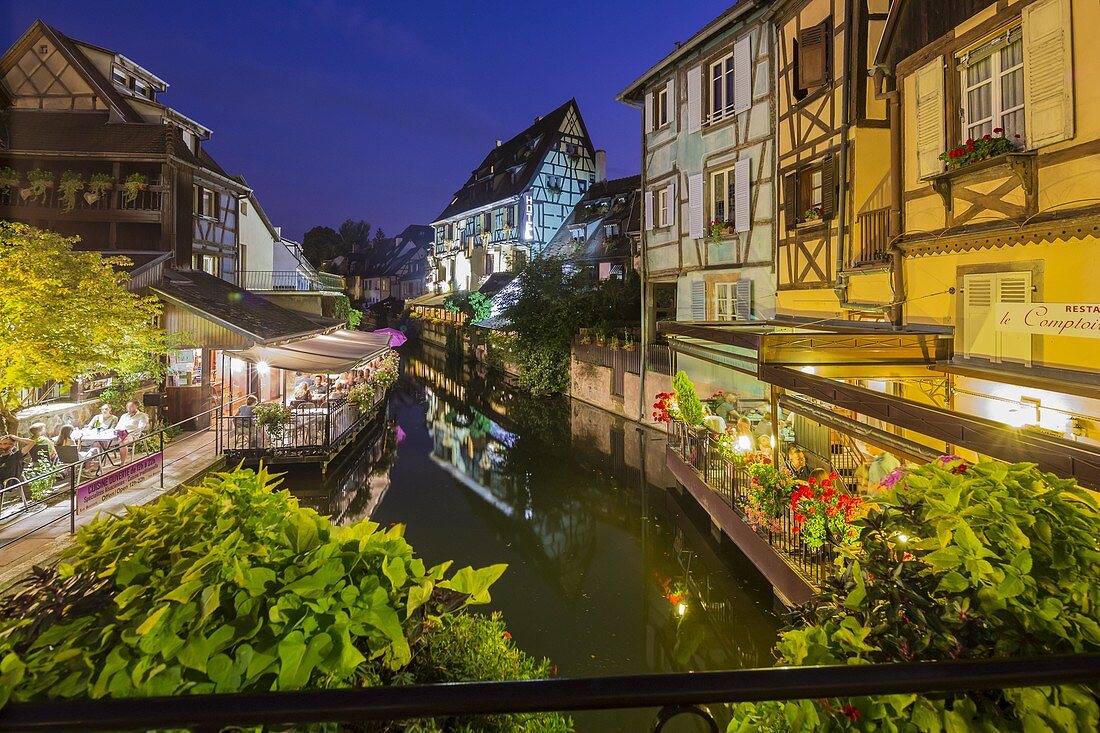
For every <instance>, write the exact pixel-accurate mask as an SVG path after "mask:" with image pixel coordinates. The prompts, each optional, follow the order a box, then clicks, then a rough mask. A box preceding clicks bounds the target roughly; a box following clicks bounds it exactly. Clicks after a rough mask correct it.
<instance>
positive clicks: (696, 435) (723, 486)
mask: <svg viewBox="0 0 1100 733" xmlns="http://www.w3.org/2000/svg"><path fill="white" fill-rule="evenodd" d="M714 438H715V436H714V435H713V434H712V433H711V432H710V431H709V430H707V429H705V428H692V427H689V426H688V425H685V424H684V423H682V422H679V421H675V422H672V423H670V424H669V426H668V446H669V447H670V448H672V450H673V451H674V452H675V453H676V454H677V455H678V456H679V457H680V458H681V460H683V461H684V462H685V463H687V464H688V465H689V466H691V467H692V468H693V469H695V471H696V472H697V473H698V474H699V477H700V478H701V479H702V481H703V483H704V484H706V485H707V486H708V487H709V488H711V489H712V490H714V492H715V493H716V494H718V495H719V496H721V497H722V499H723V500H724V501H725V502H726V504H728V505H729V506H730V507H731V508H732V509H733V510H734V511H735V512H737V514H738V516H740V517H741V519H742V521H744V522H745V523H746V524H750V526H751V523H750V522H749V517H748V513H747V512H746V506H747V498H748V497H747V491H748V489H749V486H750V483H751V478H750V476H749V474H748V471H746V470H745V468H744V466H743V465H739V464H738V463H736V462H735V461H732V460H730V459H729V458H727V457H726V456H724V455H722V454H721V453H720V452H719V451H718V448H717V445H716V443H715V440H714ZM841 488H843V487H841ZM795 527H796V523H795V521H794V512H793V511H792V510H791V508H790V506H789V505H784V506H783V508H782V509H781V510H780V513H779V516H777V517H775V518H774V520H773V521H772V522H771V523H770V524H769V525H767V526H764V525H757V526H753V527H752V529H753V531H754V532H755V533H756V534H757V535H758V536H759V537H761V538H762V539H763V540H765V541H766V542H767V543H768V545H770V546H771V548H772V549H773V550H774V551H775V553H776V554H777V555H778V556H779V557H780V558H782V559H783V561H784V562H786V563H787V565H789V566H790V567H791V568H793V569H794V570H795V571H796V572H797V573H798V574H799V575H800V576H802V578H803V579H804V580H805V581H807V583H809V584H810V585H811V586H817V585H820V584H821V582H822V581H823V580H824V579H825V577H826V576H827V575H828V574H829V573H830V572H831V571H832V569H833V567H834V565H833V561H834V560H835V558H836V553H835V552H834V551H833V550H832V549H830V548H829V547H822V548H819V549H815V548H810V547H807V546H806V545H805V544H804V543H803V542H802V540H801V537H800V535H799V534H798V532H796V531H795Z"/></svg>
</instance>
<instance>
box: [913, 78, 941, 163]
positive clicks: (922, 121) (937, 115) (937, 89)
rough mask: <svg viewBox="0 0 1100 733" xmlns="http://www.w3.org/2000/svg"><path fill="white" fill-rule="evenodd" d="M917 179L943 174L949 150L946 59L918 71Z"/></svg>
mask: <svg viewBox="0 0 1100 733" xmlns="http://www.w3.org/2000/svg"><path fill="white" fill-rule="evenodd" d="M915 82H916V95H917V100H916V101H917V129H916V132H917V177H918V178H924V177H926V176H930V175H933V174H935V173H939V172H940V171H942V170H943V161H942V160H940V154H941V153H943V151H944V150H945V149H946V148H947V142H946V139H945V137H944V123H945V117H946V112H945V111H944V96H943V57H942V56H937V57H936V58H935V59H933V60H932V61H930V62H928V63H927V64H925V65H924V66H922V67H920V68H919V69H917V73H916V75H915Z"/></svg>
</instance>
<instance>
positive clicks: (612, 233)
mask: <svg viewBox="0 0 1100 733" xmlns="http://www.w3.org/2000/svg"><path fill="white" fill-rule="evenodd" d="M603 233H604V236H605V237H617V236H619V225H618V224H606V225H605V226H604V228H603Z"/></svg>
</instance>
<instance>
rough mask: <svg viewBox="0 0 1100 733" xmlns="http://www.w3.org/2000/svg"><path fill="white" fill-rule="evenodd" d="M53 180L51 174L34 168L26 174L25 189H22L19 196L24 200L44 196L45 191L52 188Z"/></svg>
mask: <svg viewBox="0 0 1100 733" xmlns="http://www.w3.org/2000/svg"><path fill="white" fill-rule="evenodd" d="M53 179H54V175H53V173H52V172H50V171H44V170H42V169H41V168H35V169H33V170H32V171H30V172H29V173H28V174H27V188H24V189H23V191H22V192H20V194H19V195H20V196H22V197H23V198H24V199H28V198H31V197H34V198H39V197H41V196H45V195H46V191H47V190H48V189H51V188H53Z"/></svg>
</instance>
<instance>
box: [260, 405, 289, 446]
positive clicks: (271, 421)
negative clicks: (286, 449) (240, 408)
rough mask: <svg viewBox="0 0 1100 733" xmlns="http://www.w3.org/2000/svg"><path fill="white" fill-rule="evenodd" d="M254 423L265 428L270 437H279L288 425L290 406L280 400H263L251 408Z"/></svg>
mask: <svg viewBox="0 0 1100 733" xmlns="http://www.w3.org/2000/svg"><path fill="white" fill-rule="evenodd" d="M252 414H253V416H254V417H255V418H256V424H257V425H259V426H260V428H262V429H265V430H267V433H268V435H270V436H271V437H272V438H279V437H281V436H282V434H283V433H284V432H286V429H287V427H289V425H290V418H291V414H290V408H289V407H287V406H286V405H284V404H282V403H281V402H263V403H260V404H258V405H256V406H255V407H254V408H252Z"/></svg>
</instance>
